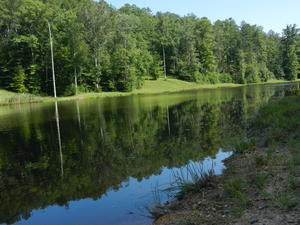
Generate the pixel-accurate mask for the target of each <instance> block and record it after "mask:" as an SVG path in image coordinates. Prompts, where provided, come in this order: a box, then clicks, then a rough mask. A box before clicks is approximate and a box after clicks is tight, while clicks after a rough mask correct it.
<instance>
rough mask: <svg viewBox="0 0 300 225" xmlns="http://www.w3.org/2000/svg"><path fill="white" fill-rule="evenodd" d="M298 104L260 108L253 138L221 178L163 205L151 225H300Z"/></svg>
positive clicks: (296, 98)
mask: <svg viewBox="0 0 300 225" xmlns="http://www.w3.org/2000/svg"><path fill="white" fill-rule="evenodd" d="M298 103H300V96H293V97H287V98H286V99H282V100H280V101H279V102H274V103H270V105H267V106H265V107H263V108H262V110H261V111H260V112H259V114H258V116H257V117H256V118H255V119H254V121H251V122H252V123H253V124H252V125H251V126H250V127H251V130H250V131H249V132H250V133H251V134H252V136H250V137H249V139H246V140H242V141H240V143H236V146H234V149H235V151H234V152H235V153H234V154H233V155H232V156H231V157H230V158H228V159H226V160H224V163H225V165H226V167H227V169H226V170H225V171H224V174H222V175H220V176H212V177H210V178H209V180H208V182H206V180H205V181H204V182H205V186H204V187H203V188H201V189H200V191H199V190H198V191H192V192H187V193H183V197H182V198H181V199H175V200H174V201H173V202H171V203H168V204H167V205H165V208H166V210H165V211H166V212H168V213H167V214H166V215H163V216H161V217H159V218H158V220H157V221H156V222H154V225H183V224H184V225H198V224H203V225H205V224H207V225H213V224H215V225H219V224H224V225H226V224H234V225H246V224H257V225H262V224H265V225H288V224H295V225H298V224H300V148H299V147H300V141H299V135H300V133H299V132H298V131H295V129H294V128H293V126H297V127H298V126H300V120H299V118H300V115H299V114H298V115H296V114H295V113H294V112H295V111H298V110H300V106H299V104H298ZM276 119H278V120H279V121H280V123H279V122H278V123H274V121H275V120H276ZM254 140H255V141H254ZM202 182H203V181H202Z"/></svg>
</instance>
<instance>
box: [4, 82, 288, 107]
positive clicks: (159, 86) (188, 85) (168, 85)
mask: <svg viewBox="0 0 300 225" xmlns="http://www.w3.org/2000/svg"><path fill="white" fill-rule="evenodd" d="M285 82H287V81H284V80H270V81H268V82H262V83H257V84H267V83H269V84H271V83H285ZM248 85H249V84H248ZM240 86H245V85H242V84H232V83H225V84H198V83H194V82H186V81H182V80H177V79H174V78H168V79H167V80H164V79H158V80H155V81H153V80H146V81H145V83H144V85H143V87H142V88H141V89H136V90H134V91H133V92H128V93H126V92H101V93H82V94H78V95H76V96H70V97H59V98H57V99H55V98H53V97H40V96H34V95H29V94H17V93H13V92H9V91H6V90H1V89H0V105H10V104H22V103H36V102H53V101H68V100H76V99H86V98H101V97H102V98H105V97H119V96H129V95H149V94H162V93H172V92H180V91H187V90H197V89H213V88H224V87H227V88H228V87H240Z"/></svg>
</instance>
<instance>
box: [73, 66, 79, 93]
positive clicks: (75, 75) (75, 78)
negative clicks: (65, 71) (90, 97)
mask: <svg viewBox="0 0 300 225" xmlns="http://www.w3.org/2000/svg"><path fill="white" fill-rule="evenodd" d="M74 82H75V95H77V87H78V84H77V69H76V66H75V67H74Z"/></svg>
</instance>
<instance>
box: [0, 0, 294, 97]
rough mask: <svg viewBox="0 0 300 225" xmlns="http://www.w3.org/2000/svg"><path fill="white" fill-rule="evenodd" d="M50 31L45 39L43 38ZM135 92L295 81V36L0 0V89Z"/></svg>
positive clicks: (57, 3)
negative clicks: (172, 82) (182, 84)
mask: <svg viewBox="0 0 300 225" xmlns="http://www.w3.org/2000/svg"><path fill="white" fill-rule="evenodd" d="M50 33H51V35H50ZM50 40H52V42H53V59H54V65H55V66H54V68H55V76H56V88H57V93H58V95H60V96H62V95H64V96H68V95H74V94H76V93H77V92H102V91H122V92H129V91H132V90H134V89H137V88H141V87H142V86H143V83H144V81H145V80H146V79H151V80H155V79H158V78H164V79H167V78H168V77H173V78H177V79H180V80H184V81H190V82H197V83H211V84H214V83H240V84H246V83H256V82H261V81H263V82H265V81H268V80H270V79H286V80H295V79H297V78H298V75H299V62H300V57H299V56H300V51H299V49H300V48H299V47H300V38H299V30H298V28H297V26H296V25H287V26H286V27H285V28H284V29H283V31H282V34H278V33H276V32H274V31H269V32H268V33H266V32H264V30H263V28H262V27H260V26H258V25H251V24H248V23H246V22H242V23H241V24H240V25H239V24H237V23H236V22H235V21H234V20H233V19H231V18H229V19H226V20H223V21H221V20H218V21H216V22H214V23H212V22H211V21H210V20H209V19H207V18H205V17H203V18H199V17H197V16H196V15H194V14H189V15H186V16H179V15H176V14H173V13H170V12H165V13H161V12H158V13H156V14H154V13H152V12H151V10H150V9H148V8H138V7H137V6H135V5H129V4H127V5H125V6H123V7H122V8H120V9H116V8H114V7H113V6H111V5H110V4H108V3H107V2H105V1H103V0H101V1H98V2H96V1H93V0H2V1H1V2H0V88H4V89H6V90H10V91H14V92H20V93H31V94H36V95H53V78H52V61H51V51H50V49H51V46H50V45H51V44H50Z"/></svg>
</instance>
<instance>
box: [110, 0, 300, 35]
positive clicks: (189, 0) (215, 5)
mask: <svg viewBox="0 0 300 225" xmlns="http://www.w3.org/2000/svg"><path fill="white" fill-rule="evenodd" d="M106 1H107V2H108V3H110V4H112V5H113V6H115V7H117V8H119V7H121V6H123V5H124V4H125V3H129V4H135V5H137V6H139V7H149V8H150V9H151V10H152V12H154V13H156V12H157V11H162V12H165V11H169V12H173V13H176V14H179V15H181V16H183V15H186V14H188V13H194V14H195V15H197V16H198V17H204V16H205V17H208V18H209V19H210V20H212V21H216V20H217V19H226V18H230V17H232V18H233V19H235V20H236V22H237V23H240V22H241V21H243V20H244V21H246V22H248V23H250V24H257V25H260V26H263V27H264V30H265V31H269V30H271V29H272V30H274V31H276V32H279V33H281V31H282V29H283V28H284V27H285V26H286V25H287V24H294V23H296V24H298V25H300V1H299V0H106Z"/></svg>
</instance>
